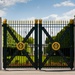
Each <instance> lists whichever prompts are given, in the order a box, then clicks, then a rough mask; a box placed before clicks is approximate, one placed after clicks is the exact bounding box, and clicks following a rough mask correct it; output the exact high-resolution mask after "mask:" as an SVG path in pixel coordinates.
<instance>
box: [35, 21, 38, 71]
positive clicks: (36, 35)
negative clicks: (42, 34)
mask: <svg viewBox="0 0 75 75" xmlns="http://www.w3.org/2000/svg"><path fill="white" fill-rule="evenodd" d="M35 67H36V70H37V68H38V20H35Z"/></svg>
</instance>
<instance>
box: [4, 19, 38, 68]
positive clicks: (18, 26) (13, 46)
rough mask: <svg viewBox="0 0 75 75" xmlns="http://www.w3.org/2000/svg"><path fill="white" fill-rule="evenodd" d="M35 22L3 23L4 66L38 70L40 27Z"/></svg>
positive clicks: (5, 21)
mask: <svg viewBox="0 0 75 75" xmlns="http://www.w3.org/2000/svg"><path fill="white" fill-rule="evenodd" d="M37 26H38V25H37V20H35V23H34V21H8V22H7V20H6V19H5V20H4V22H3V62H4V64H3V66H4V69H6V68H13V67H16V68H18V67H19V68H22V67H24V68H25V67H34V68H36V69H37V68H38V67H37V66H38V51H37V50H38V47H37V46H38V42H37V41H38V39H37V37H38V27H37Z"/></svg>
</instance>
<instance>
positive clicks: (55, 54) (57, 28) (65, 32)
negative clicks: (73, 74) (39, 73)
mask: <svg viewBox="0 0 75 75" xmlns="http://www.w3.org/2000/svg"><path fill="white" fill-rule="evenodd" d="M73 43H74V40H73V20H70V22H69V21H42V20H40V21H39V69H41V68H43V67H46V68H47V67H50V68H51V67H69V68H71V69H72V68H73V61H74V54H73V53H74V49H73Z"/></svg>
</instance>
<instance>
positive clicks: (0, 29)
mask: <svg viewBox="0 0 75 75" xmlns="http://www.w3.org/2000/svg"><path fill="white" fill-rule="evenodd" d="M2 54H3V53H2V19H1V17H0V70H2V65H3V64H2Z"/></svg>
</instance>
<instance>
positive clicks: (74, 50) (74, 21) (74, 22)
mask: <svg viewBox="0 0 75 75" xmlns="http://www.w3.org/2000/svg"><path fill="white" fill-rule="evenodd" d="M74 69H75V16H74Z"/></svg>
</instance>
